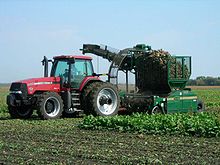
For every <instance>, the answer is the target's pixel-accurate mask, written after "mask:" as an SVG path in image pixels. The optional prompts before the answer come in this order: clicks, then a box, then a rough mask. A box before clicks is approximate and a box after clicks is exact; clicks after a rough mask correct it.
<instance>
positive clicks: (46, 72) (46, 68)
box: [41, 56, 48, 77]
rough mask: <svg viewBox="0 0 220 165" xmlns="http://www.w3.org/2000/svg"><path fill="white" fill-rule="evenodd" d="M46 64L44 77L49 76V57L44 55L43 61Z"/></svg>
mask: <svg viewBox="0 0 220 165" xmlns="http://www.w3.org/2000/svg"><path fill="white" fill-rule="evenodd" d="M41 62H42V65H43V66H44V77H48V59H47V57H46V56H44V59H43V60H42V61H41Z"/></svg>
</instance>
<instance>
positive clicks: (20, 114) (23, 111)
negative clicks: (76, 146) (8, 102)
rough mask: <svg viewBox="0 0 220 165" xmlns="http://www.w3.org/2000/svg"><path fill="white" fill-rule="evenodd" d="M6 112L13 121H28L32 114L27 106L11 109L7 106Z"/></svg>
mask: <svg viewBox="0 0 220 165" xmlns="http://www.w3.org/2000/svg"><path fill="white" fill-rule="evenodd" d="M8 112H9V114H10V116H11V118H13V119H29V118H30V117H31V116H32V114H33V109H32V108H31V107H28V106H22V107H12V106H8Z"/></svg>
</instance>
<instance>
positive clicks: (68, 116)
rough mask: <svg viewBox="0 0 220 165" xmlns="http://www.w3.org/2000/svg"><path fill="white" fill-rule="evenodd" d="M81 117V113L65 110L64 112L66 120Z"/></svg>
mask: <svg viewBox="0 0 220 165" xmlns="http://www.w3.org/2000/svg"><path fill="white" fill-rule="evenodd" d="M78 115H79V112H67V111H65V110H63V114H62V116H63V117H65V118H73V117H77V116H78Z"/></svg>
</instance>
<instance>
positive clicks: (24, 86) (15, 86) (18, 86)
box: [10, 83, 28, 99]
mask: <svg viewBox="0 0 220 165" xmlns="http://www.w3.org/2000/svg"><path fill="white" fill-rule="evenodd" d="M10 91H21V92H22V94H21V97H22V98H23V99H24V98H26V97H27V94H28V91H27V84H23V83H12V84H11V87H10Z"/></svg>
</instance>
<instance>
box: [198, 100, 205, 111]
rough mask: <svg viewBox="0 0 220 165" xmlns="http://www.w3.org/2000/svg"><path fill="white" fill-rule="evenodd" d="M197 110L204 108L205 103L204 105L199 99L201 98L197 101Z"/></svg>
mask: <svg viewBox="0 0 220 165" xmlns="http://www.w3.org/2000/svg"><path fill="white" fill-rule="evenodd" d="M197 110H198V112H203V111H204V110H205V105H204V103H203V101H201V100H198V101H197Z"/></svg>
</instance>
